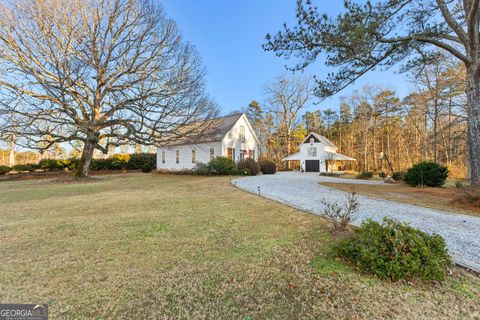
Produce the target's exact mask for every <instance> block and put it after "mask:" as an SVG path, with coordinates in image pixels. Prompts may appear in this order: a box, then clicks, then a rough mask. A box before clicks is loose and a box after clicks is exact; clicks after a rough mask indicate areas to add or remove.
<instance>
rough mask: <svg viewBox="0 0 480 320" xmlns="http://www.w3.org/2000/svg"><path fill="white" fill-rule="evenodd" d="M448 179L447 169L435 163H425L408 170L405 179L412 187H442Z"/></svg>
mask: <svg viewBox="0 0 480 320" xmlns="http://www.w3.org/2000/svg"><path fill="white" fill-rule="evenodd" d="M447 178H448V168H447V167H445V166H442V165H440V164H438V163H436V162H433V161H424V162H420V163H417V164H416V165H414V166H413V167H411V168H410V169H408V170H407V172H406V173H405V176H404V178H403V179H404V180H405V182H406V183H408V184H409V185H411V186H412V187H417V186H427V187H441V186H443V185H444V184H445V181H446V180H447Z"/></svg>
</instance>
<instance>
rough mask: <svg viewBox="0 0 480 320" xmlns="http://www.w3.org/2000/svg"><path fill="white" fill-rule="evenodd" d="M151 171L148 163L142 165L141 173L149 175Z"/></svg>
mask: <svg viewBox="0 0 480 320" xmlns="http://www.w3.org/2000/svg"><path fill="white" fill-rule="evenodd" d="M152 170H153V167H152V165H151V164H150V163H144V164H143V166H142V172H144V173H150V172H152Z"/></svg>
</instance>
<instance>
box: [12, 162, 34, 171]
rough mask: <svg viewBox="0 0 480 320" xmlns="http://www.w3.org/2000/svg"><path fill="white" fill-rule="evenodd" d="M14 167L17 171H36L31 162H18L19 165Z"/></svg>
mask: <svg viewBox="0 0 480 320" xmlns="http://www.w3.org/2000/svg"><path fill="white" fill-rule="evenodd" d="M12 169H13V170H15V171H17V172H25V171H29V172H33V171H35V168H34V167H33V166H32V165H30V164H17V165H14V166H13V167H12Z"/></svg>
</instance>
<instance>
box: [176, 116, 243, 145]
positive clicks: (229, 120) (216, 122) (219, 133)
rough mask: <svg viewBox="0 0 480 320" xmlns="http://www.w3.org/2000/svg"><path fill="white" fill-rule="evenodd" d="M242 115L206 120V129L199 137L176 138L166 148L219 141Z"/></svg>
mask: <svg viewBox="0 0 480 320" xmlns="http://www.w3.org/2000/svg"><path fill="white" fill-rule="evenodd" d="M242 115H243V113H236V114H232V115H228V116H224V117H219V118H215V119H211V120H208V121H209V123H208V128H207V129H206V130H205V131H204V132H203V133H202V134H201V135H199V136H197V137H184V138H178V139H176V140H175V141H172V142H171V143H168V144H167V146H180V145H186V144H197V143H205V142H214V141H221V140H222V139H223V137H225V135H226V134H227V133H228V131H230V129H232V127H233V126H234V125H235V123H237V121H238V119H240V117H241V116H242Z"/></svg>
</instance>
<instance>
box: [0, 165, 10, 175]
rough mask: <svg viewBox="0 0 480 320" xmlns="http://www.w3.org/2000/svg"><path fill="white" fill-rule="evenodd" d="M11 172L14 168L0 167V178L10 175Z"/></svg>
mask: <svg viewBox="0 0 480 320" xmlns="http://www.w3.org/2000/svg"><path fill="white" fill-rule="evenodd" d="M10 171H12V168H10V167H8V166H0V176H4V175H6V174H7V173H9V172H10Z"/></svg>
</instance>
